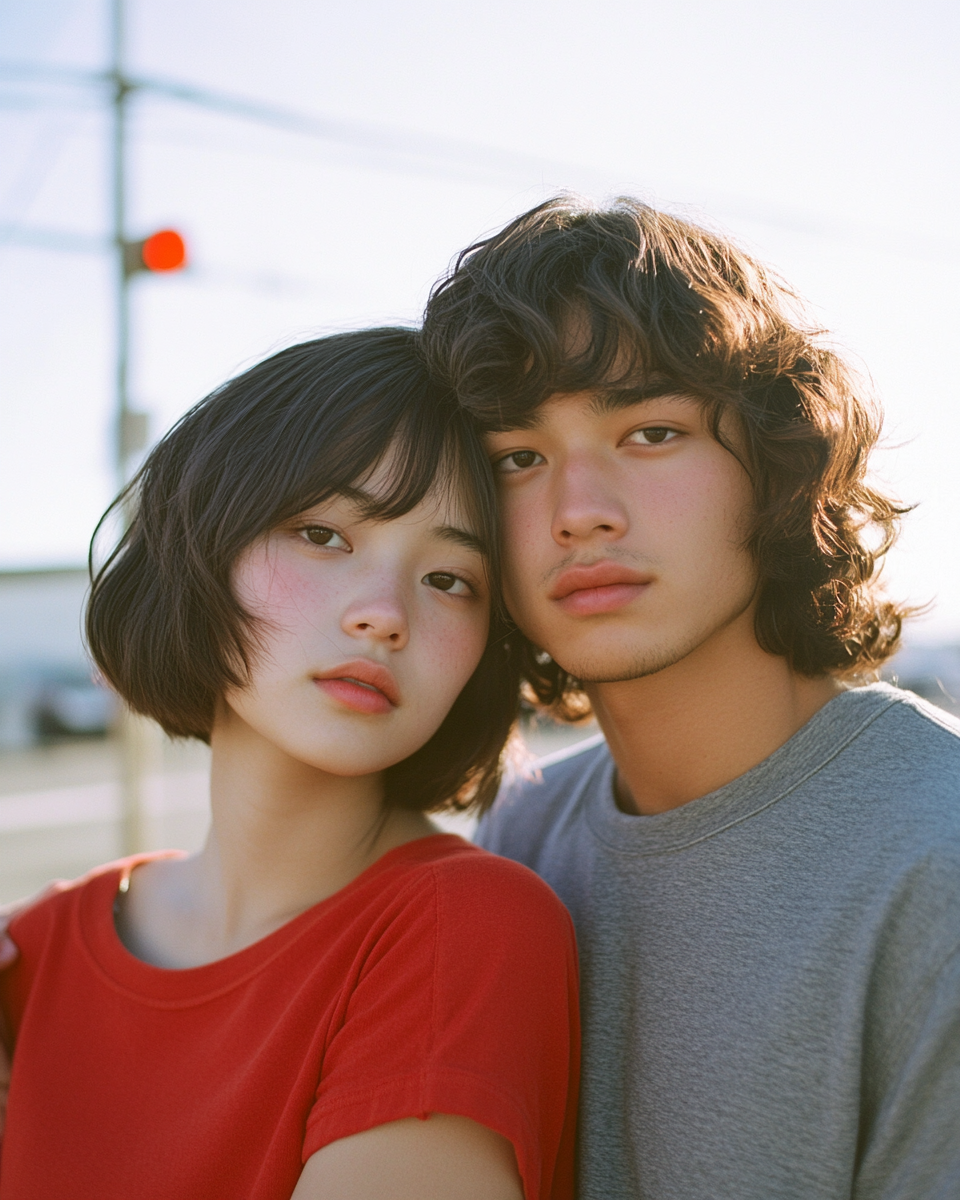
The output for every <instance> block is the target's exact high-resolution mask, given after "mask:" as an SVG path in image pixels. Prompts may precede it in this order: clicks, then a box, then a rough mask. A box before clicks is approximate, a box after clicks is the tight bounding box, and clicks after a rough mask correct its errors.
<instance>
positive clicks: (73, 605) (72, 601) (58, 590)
mask: <svg viewBox="0 0 960 1200" xmlns="http://www.w3.org/2000/svg"><path fill="white" fill-rule="evenodd" d="M87 586H88V579H87V572H86V569H85V568H82V567H62V568H46V569H42V570H22V571H19V570H7V571H0V749H16V748H20V747H25V746H31V745H35V744H37V743H38V742H40V741H42V740H44V739H46V738H54V737H58V736H62V735H82V734H102V733H105V732H106V730H107V727H108V725H109V723H110V720H111V718H112V715H113V700H112V697H111V694H110V693H109V692H108V691H107V690H106V689H105V688H103V687H101V686H99V685H98V684H97V683H95V682H94V679H93V676H92V671H91V667H90V663H89V660H88V658H87V655H86V652H85V651H84V648H83V636H82V620H83V604H84V599H85V597H86V593H87Z"/></svg>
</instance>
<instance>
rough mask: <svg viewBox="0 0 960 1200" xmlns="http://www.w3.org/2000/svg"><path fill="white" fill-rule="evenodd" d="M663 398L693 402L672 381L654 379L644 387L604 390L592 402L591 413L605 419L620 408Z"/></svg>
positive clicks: (691, 398)
mask: <svg viewBox="0 0 960 1200" xmlns="http://www.w3.org/2000/svg"><path fill="white" fill-rule="evenodd" d="M663 396H678V397H683V398H684V399H690V400H693V399H694V397H693V396H688V394H687V392H686V390H685V389H684V388H683V387H681V386H680V385H679V384H678V383H676V382H674V380H672V379H666V378H654V379H651V380H649V381H648V382H647V383H645V384H644V385H643V386H642V387H625V388H603V389H602V390H600V391H598V392H597V394H596V395H595V396H594V397H593V399H592V400H591V401H590V410H591V412H594V413H596V415H597V416H599V417H603V416H606V415H607V414H608V413H611V412H616V410H617V409H618V408H629V407H630V405H632V404H645V403H646V402H647V401H650V400H658V399H660V398H661V397H663Z"/></svg>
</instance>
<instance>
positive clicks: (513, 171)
mask: <svg viewBox="0 0 960 1200" xmlns="http://www.w3.org/2000/svg"><path fill="white" fill-rule="evenodd" d="M4 76H6V77H7V78H8V79H11V80H23V81H33V82H37V83H44V84H57V85H61V86H69V87H84V88H89V87H91V86H100V87H102V88H104V90H105V91H108V92H109V90H112V89H114V88H115V87H116V86H117V82H118V81H117V79H116V78H115V77H114V76H113V74H112V73H110V72H104V71H88V70H82V69H77V68H72V67H51V66H45V65H43V64H33V63H16V62H4V61H2V60H0V81H2V80H3V77H4ZM123 84H124V86H125V87H127V88H128V89H129V91H130V92H132V93H134V94H142V95H149V96H155V97H159V98H162V99H166V100H171V101H175V102H179V103H182V104H187V105H190V106H192V107H196V108H202V109H205V110H206V111H208V112H216V113H220V114H222V115H224V116H227V117H233V118H235V119H238V120H243V121H252V122H255V123H257V124H260V125H263V126H266V127H269V128H273V129H277V130H282V131H284V132H287V133H292V134H295V135H298V136H301V137H307V138H311V139H317V140H322V141H327V142H333V143H337V144H340V145H342V146H345V147H348V148H351V149H354V150H360V151H365V152H368V153H371V154H373V155H374V156H375V157H376V158H377V159H379V160H380V161H379V162H378V166H380V167H381V168H382V169H385V170H391V171H402V172H404V173H409V174H414V175H418V176H426V177H430V178H448V179H458V180H466V181H469V182H474V183H483V184H487V185H492V186H497V185H499V186H523V187H526V186H529V185H530V184H531V182H532V181H533V180H536V181H538V182H542V181H543V180H544V179H545V178H550V179H557V180H560V179H567V180H569V179H571V177H572V178H573V179H574V180H576V181H578V182H580V183H581V184H582V185H583V186H590V184H591V182H592V183H594V184H595V185H596V186H598V187H601V188H603V190H605V191H606V190H608V189H607V186H606V180H604V177H603V176H602V174H601V172H599V171H598V170H597V169H596V168H589V167H585V166H583V165H578V164H575V163H568V162H561V161H559V160H553V159H547V158H537V157H535V156H533V155H525V154H519V153H514V152H512V151H508V150H502V149H497V148H495V147H491V146H483V145H480V144H478V143H475V142H470V141H467V140H464V139H459V138H443V137H437V136H435V135H427V134H416V133H411V132H410V131H409V130H403V129H397V128H391V127H390V126H386V125H374V124H368V123H364V122H359V121H345V120H342V119H336V118H331V117H321V116H316V115H313V114H310V113H304V112H298V111H297V110H295V109H289V108H284V107H280V106H274V105H269V104H263V103H262V102H260V101H257V100H252V99H250V98H248V97H243V96H235V95H229V94H227V93H223V92H215V91H211V90H209V89H207V88H201V87H195V86H194V85H192V84H187V83H181V82H178V81H176V80H167V79H160V78H152V77H146V76H144V77H125V78H124V80H123ZM385 158H388V159H392V160H393V161H392V162H390V163H385V162H384V161H383V160H384V159H385ZM560 186H561V185H560V184H559V183H558V184H557V187H558V188H559V187H560ZM705 199H706V200H707V202H708V203H710V204H711V205H716V207H717V209H718V210H719V211H721V212H723V213H725V214H727V216H729V217H732V218H734V219H738V220H746V221H750V222H756V223H758V224H761V225H766V226H769V227H773V228H779V229H785V230H789V231H790V232H791V233H799V234H802V235H804V236H807V237H816V238H821V239H827V240H833V241H841V242H848V243H853V244H855V245H860V246H862V247H864V248H867V249H869V250H871V251H873V252H875V253H882V254H891V255H895V256H896V257H898V258H910V259H920V260H923V261H938V262H940V261H950V262H955V261H957V260H958V259H960V246H957V245H956V244H953V243H946V244H945V243H944V242H943V241H941V240H940V239H939V238H936V239H934V238H926V239H925V238H922V237H920V238H918V237H916V236H913V237H911V238H910V239H909V241H908V242H905V241H904V240H903V237H902V234H901V233H900V232H899V231H897V230H892V229H883V228H879V227H871V226H868V225H866V224H865V223H863V222H857V221H844V220H842V219H841V220H838V219H836V218H832V217H824V216H821V215H819V214H817V213H809V212H800V211H786V210H784V209H782V208H780V207H779V206H774V205H767V204H764V203H762V202H761V203H757V202H756V201H751V200H748V199H745V198H743V197H737V196H728V195H725V194H723V193H715V194H712V195H711V194H707V195H706V196H705Z"/></svg>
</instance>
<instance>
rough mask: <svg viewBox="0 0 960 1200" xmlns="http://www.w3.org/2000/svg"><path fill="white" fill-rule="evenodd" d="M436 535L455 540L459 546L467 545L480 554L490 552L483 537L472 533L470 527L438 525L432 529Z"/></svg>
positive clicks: (450, 540) (443, 538)
mask: <svg viewBox="0 0 960 1200" xmlns="http://www.w3.org/2000/svg"><path fill="white" fill-rule="evenodd" d="M431 532H432V533H433V535H434V536H435V537H438V538H441V539H442V540H443V541H445V542H454V543H455V544H456V545H458V546H466V548H467V549H468V550H475V551H476V552H477V553H478V554H482V555H484V557H486V555H487V554H488V553H489V550H488V549H487V544H486V542H485V541H484V540H483V538H481V537H478V536H477V535H476V534H475V533H471V532H470V531H469V530H468V529H461V528H460V526H459V525H437V526H436V527H435V528H434V529H433V530H431Z"/></svg>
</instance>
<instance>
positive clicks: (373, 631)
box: [341, 593, 410, 650]
mask: <svg viewBox="0 0 960 1200" xmlns="http://www.w3.org/2000/svg"><path fill="white" fill-rule="evenodd" d="M341 627H342V628H343V631H344V633H346V634H348V635H349V636H350V637H355V638H372V639H373V640H375V641H378V642H382V643H384V644H386V645H387V646H389V647H390V649H391V650H402V649H403V647H404V646H405V645H406V644H407V641H408V639H409V637H410V625H409V619H408V617H407V610H406V605H405V604H404V603H403V600H402V598H401V597H400V596H399V595H389V594H383V593H380V594H377V595H368V596H365V597H363V598H359V599H357V600H355V601H354V602H353V603H352V604H350V605H349V606H348V608H347V610H346V612H345V613H344V614H343V618H342V620H341Z"/></svg>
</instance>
